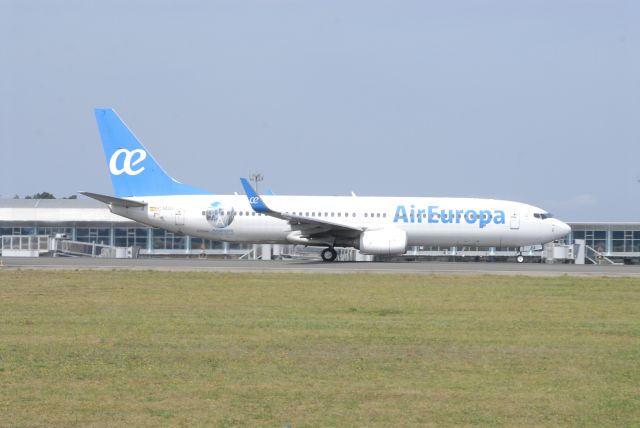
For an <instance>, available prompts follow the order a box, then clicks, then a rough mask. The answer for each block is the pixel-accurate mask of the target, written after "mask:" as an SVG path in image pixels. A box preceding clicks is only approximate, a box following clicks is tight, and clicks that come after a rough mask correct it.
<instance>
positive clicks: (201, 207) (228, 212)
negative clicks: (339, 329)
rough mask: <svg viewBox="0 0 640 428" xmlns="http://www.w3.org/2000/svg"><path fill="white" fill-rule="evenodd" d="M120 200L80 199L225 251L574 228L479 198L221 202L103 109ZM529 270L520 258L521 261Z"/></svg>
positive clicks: (452, 241)
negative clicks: (178, 176) (167, 165)
mask: <svg viewBox="0 0 640 428" xmlns="http://www.w3.org/2000/svg"><path fill="white" fill-rule="evenodd" d="M95 116H96V121H97V124H98V129H99V133H100V137H101V140H102V146H103V149H104V154H105V157H106V161H107V167H108V168H109V172H110V175H111V182H112V185H113V190H114V192H115V196H109V195H103V194H98V193H92V192H79V193H81V194H83V195H85V196H88V197H90V198H93V199H96V200H98V201H101V202H104V203H106V204H108V206H109V209H110V210H111V212H113V213H114V214H117V215H120V216H123V217H126V218H129V219H131V220H135V221H137V222H139V223H143V224H146V225H149V226H152V227H157V228H162V229H166V230H169V231H172V232H174V233H182V234H186V235H191V236H196V237H201V238H205V239H212V240H216V241H227V242H245V243H256V244H257V243H270V244H298V245H305V246H315V247H324V249H323V250H322V252H321V257H322V260H324V261H326V262H331V261H334V260H335V259H336V256H337V252H336V250H335V248H339V247H351V248H357V249H358V250H360V252H361V253H363V254H369V255H384V256H392V255H401V254H404V253H406V251H407V247H410V246H426V245H429V246H430V245H439V246H447V247H469V246H476V247H523V246H528V245H539V244H544V243H547V242H551V241H553V240H556V239H559V238H562V237H564V236H565V235H567V234H568V233H569V232H570V231H571V229H570V227H569V226H568V225H567V224H565V223H564V222H562V221H560V220H558V219H555V218H553V216H552V215H551V214H549V213H548V212H547V211H545V210H543V209H541V208H537V207H535V206H532V205H528V204H524V203H519V202H512V201H504V200H495V199H478V198H444V197H438V198H434V197H361V196H356V195H355V194H353V193H352V195H351V196H280V195H260V194H258V193H257V192H256V190H255V189H254V188H253V187H252V186H251V184H250V183H249V181H247V179H245V178H241V179H240V181H241V184H242V187H243V189H244V192H245V195H238V194H235V195H219V194H216V193H213V192H210V191H207V190H203V189H199V188H196V187H192V186H190V185H187V184H183V183H180V182H179V181H176V180H175V179H173V178H172V177H171V176H169V175H168V174H167V173H166V172H165V171H164V170H163V169H162V168H161V167H160V165H159V164H158V163H157V162H156V161H155V159H154V158H153V157H152V156H151V154H150V153H149V152H148V151H147V149H146V148H145V147H144V146H143V145H142V144H141V143H140V141H139V140H138V139H137V138H136V136H135V135H134V134H133V132H131V131H130V130H129V128H128V127H127V125H126V124H125V123H124V122H123V121H122V119H120V117H119V116H118V114H117V113H116V112H115V111H114V110H113V109H111V108H96V109H95ZM516 260H517V261H518V262H522V261H524V257H523V256H522V254H521V253H518V256H517V258H516Z"/></svg>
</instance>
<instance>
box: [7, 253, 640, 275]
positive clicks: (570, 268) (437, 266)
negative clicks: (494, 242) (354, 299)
mask: <svg viewBox="0 0 640 428" xmlns="http://www.w3.org/2000/svg"><path fill="white" fill-rule="evenodd" d="M0 260H1V261H0V269H2V270H8V269H42V270H47V269H48V270H61V269H66V270H75V269H93V270H98V269H100V270H104V269H107V270H113V269H118V270H127V269H135V270H157V271H191V272H298V273H313V274H322V273H325V274H326V273H342V274H348V273H356V272H357V273H395V274H441V275H470V274H486V275H532V276H558V275H571V276H624V277H640V265H626V266H611V265H567V264H540V263H523V264H517V263H488V262H399V263H395V262H394V263H392V262H334V263H324V262H319V261H308V260H286V261H253V260H213V259H205V260H201V259H177V258H161V259H160V258H153V259H101V258H66V257H65V258H63V257H57V258H52V257H41V258H37V257H35V258H11V257H4V258H1V259H0Z"/></svg>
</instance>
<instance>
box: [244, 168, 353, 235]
mask: <svg viewBox="0 0 640 428" xmlns="http://www.w3.org/2000/svg"><path fill="white" fill-rule="evenodd" d="M240 182H241V183H242V187H244V191H245V193H246V194H247V198H248V199H249V204H250V205H251V208H253V210H254V211H255V212H257V213H260V214H264V215H268V216H270V217H275V218H279V219H281V220H286V221H288V222H289V224H291V225H292V226H298V228H297V229H299V230H300V231H301V232H303V233H304V234H305V235H310V236H318V235H323V234H324V235H331V236H358V235H359V234H360V232H362V231H363V229H362V228H361V227H357V226H352V225H348V224H343V223H336V222H333V221H328V220H324V219H320V218H314V217H305V216H300V215H294V214H290V213H284V212H281V211H275V210H272V209H271V208H269V207H268V206H267V204H266V203H265V202H264V200H263V199H262V197H261V196H260V195H258V193H257V192H256V191H255V190H254V189H253V187H252V186H251V184H249V182H248V181H247V179H246V178H241V179H240Z"/></svg>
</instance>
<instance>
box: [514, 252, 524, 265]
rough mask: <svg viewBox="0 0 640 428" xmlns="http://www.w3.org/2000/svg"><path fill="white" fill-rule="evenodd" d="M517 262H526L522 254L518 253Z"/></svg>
mask: <svg viewBox="0 0 640 428" xmlns="http://www.w3.org/2000/svg"><path fill="white" fill-rule="evenodd" d="M516 262H518V263H523V262H524V256H523V255H522V253H518V255H517V256H516Z"/></svg>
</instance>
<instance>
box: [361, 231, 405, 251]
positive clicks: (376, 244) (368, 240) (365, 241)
mask: <svg viewBox="0 0 640 428" xmlns="http://www.w3.org/2000/svg"><path fill="white" fill-rule="evenodd" d="M359 249H360V251H361V252H362V253H365V254H372V255H380V256H391V255H399V254H404V253H405V252H406V251H407V233H406V232H405V231H404V230H400V229H378V230H365V231H364V232H362V234H361V235H360V248H359Z"/></svg>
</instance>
